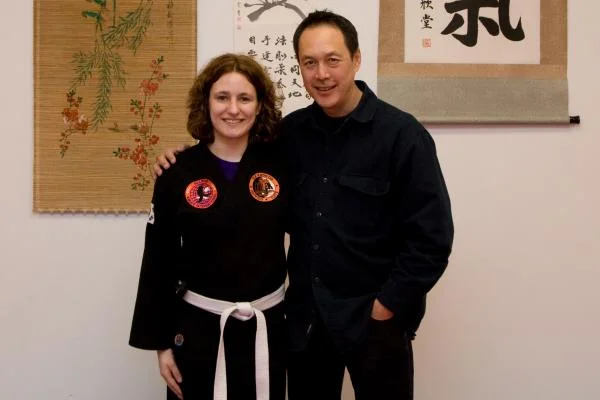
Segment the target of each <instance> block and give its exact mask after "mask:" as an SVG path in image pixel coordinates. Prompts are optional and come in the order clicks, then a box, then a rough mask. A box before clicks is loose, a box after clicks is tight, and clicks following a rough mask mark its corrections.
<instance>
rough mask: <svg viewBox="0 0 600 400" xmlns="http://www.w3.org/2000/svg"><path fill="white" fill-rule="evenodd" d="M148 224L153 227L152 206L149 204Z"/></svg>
mask: <svg viewBox="0 0 600 400" xmlns="http://www.w3.org/2000/svg"><path fill="white" fill-rule="evenodd" d="M148 223H149V224H152V225H154V204H152V203H150V213H149V214H148Z"/></svg>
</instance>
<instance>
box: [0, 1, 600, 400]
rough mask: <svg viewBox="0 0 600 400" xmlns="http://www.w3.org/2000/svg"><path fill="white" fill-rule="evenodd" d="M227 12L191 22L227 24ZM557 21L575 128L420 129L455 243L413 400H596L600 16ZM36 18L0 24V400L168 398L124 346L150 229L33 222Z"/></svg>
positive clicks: (60, 218)
mask: <svg viewBox="0 0 600 400" xmlns="http://www.w3.org/2000/svg"><path fill="white" fill-rule="evenodd" d="M5 3H7V2H5ZM223 3H228V1H223V0H222V1H219V2H215V1H208V0H201V1H199V9H200V10H203V8H204V7H206V5H208V6H210V7H211V8H212V10H214V13H217V14H218V13H226V12H227V11H224V10H227V9H226V8H221V7H222V4H223ZM338 3H340V4H341V5H340V6H339V7H333V6H332V7H331V8H332V9H334V10H336V11H339V12H342V13H344V14H346V15H347V16H349V17H350V19H351V20H353V21H354V22H355V23H356V24H357V26H358V28H359V32H360V33H361V42H362V43H361V45H362V49H363V55H364V56H366V57H368V58H369V59H368V60H367V61H365V64H364V65H363V71H362V74H361V75H362V76H361V77H362V78H363V79H366V80H367V81H368V82H369V83H370V84H371V85H372V86H375V81H376V77H375V73H374V71H375V69H374V67H372V66H374V65H375V64H374V60H375V59H374V55H375V54H376V38H375V37H373V36H372V35H371V36H370V37H368V36H369V35H370V34H368V33H367V34H365V32H376V29H377V28H376V20H377V14H376V7H375V8H373V10H374V11H369V10H368V9H371V8H372V7H365V9H366V11H365V10H362V9H358V7H354V6H352V5H345V4H343V3H354V4H355V5H356V4H361V5H363V6H364V4H365V3H367V2H362V1H361V2H360V3H359V2H356V3H355V2H343V1H341V0H338ZM373 3H376V1H374V2H373ZM217 4H219V5H218V6H217ZM569 4H570V9H569V12H570V15H569V49H570V54H569V81H570V95H571V106H570V108H571V113H572V114H580V115H581V116H582V124H581V126H559V127H556V126H555V127H550V126H547V127H545V126H538V127H523V126H506V127H490V126H480V127H472V126H460V127H457V126H444V127H440V126H436V127H431V132H432V133H433V135H434V137H435V140H436V142H437V145H438V150H439V156H440V159H441V162H442V164H443V168H444V171H445V175H446V179H447V182H448V186H449V188H450V191H451V196H452V200H453V207H454V216H455V223H456V241H455V250H454V253H453V255H452V260H451V264H450V266H449V269H448V271H447V273H446V274H445V275H444V277H443V278H442V280H441V281H440V283H439V284H438V285H437V286H436V287H435V288H434V290H433V292H432V293H431V296H430V302H429V311H428V314H427V316H426V318H425V320H424V322H423V325H422V328H421V330H420V331H419V334H418V336H417V340H416V342H415V353H416V354H415V363H416V396H415V398H416V399H417V400H438V399H444V400H505V399H512V400H530V399H545V400H552V399H556V400H559V399H560V400H564V399H598V398H600V383H598V381H597V379H594V378H597V376H598V361H599V360H600V340H599V339H598V338H599V337H600V311H599V310H598V308H599V307H598V306H599V305H600V291H599V290H597V288H596V286H597V282H599V281H600V268H599V267H600V261H599V260H600V246H598V244H597V243H596V242H597V241H598V239H599V238H600V212H599V211H598V210H597V206H598V204H600V188H599V187H598V186H599V185H598V181H599V179H598V177H597V174H598V172H599V171H600V158H599V157H597V153H598V149H600V136H599V135H598V132H599V131H600V113H599V112H598V111H597V104H598V98H597V94H598V93H600V83H599V82H600V81H599V79H598V77H597V72H596V70H597V64H598V63H599V62H600V55H598V47H599V46H598V44H597V39H598V37H600V25H598V24H597V22H596V17H597V15H600V4H599V3H598V2H591V1H585V6H584V1H583V0H571V1H569ZM223 7H224V6H223ZM5 8H6V7H5ZM355 8H356V9H355ZM207 10H208V9H207ZM32 11H33V9H32V4H31V3H30V2H11V7H10V10H8V8H6V9H5V10H4V12H2V13H1V16H0V43H1V49H2V55H3V61H2V63H1V64H0V71H2V73H1V75H0V76H2V82H4V83H3V84H2V88H1V90H2V95H1V96H0V116H1V119H0V120H1V121H2V133H1V135H2V139H3V143H4V146H5V151H4V152H3V153H4V154H3V161H2V162H1V163H0V181H1V182H3V185H2V191H1V194H0V221H1V223H0V263H1V264H0V274H1V275H0V343H2V346H0V362H2V367H1V372H0V399H7V400H8V399H18V400H38V399H47V400H105V399H115V400H142V399H143V400H150V399H156V400H158V399H162V398H164V396H163V389H162V385H161V382H160V379H159V377H158V374H157V371H156V366H155V357H154V355H153V354H150V353H149V352H143V351H139V350H133V349H130V348H128V347H127V337H128V333H129V323H130V318H131V312H132V307H133V300H134V295H135V289H136V285H137V275H138V271H139V263H140V257H141V252H142V246H143V232H144V223H145V219H144V216H112V215H99V216H94V215H87V216H83V215H37V214H33V213H32V212H31V208H32V200H31V199H32V164H33V121H32V115H33V101H32V98H33V66H32V47H33V45H32V44H33V34H32V32H33V27H32V21H33V13H32ZM210 13H211V14H209V11H207V12H206V13H205V14H203V13H202V12H201V13H200V19H199V21H200V27H199V36H200V37H199V50H200V54H199V61H200V62H201V63H202V62H205V61H206V60H207V59H208V58H209V57H210V56H212V55H213V54H209V53H210V51H215V52H219V51H224V50H229V49H230V47H228V45H227V40H229V39H226V37H227V36H225V37H223V39H222V40H221V41H220V44H219V45H218V46H221V47H219V48H216V47H214V48H213V47H211V46H214V45H215V44H214V43H213V44H211V43H210V41H211V40H213V41H214V42H216V41H215V40H214V38H215V36H214V32H213V30H211V29H212V28H214V27H215V25H216V21H219V24H221V20H215V19H212V20H211V19H210V18H208V16H209V15H213V14H212V13H213V11H210ZM226 18H229V17H226ZM227 20H229V19H227ZM205 26H206V28H205ZM209 27H210V28H209ZM223 29H224V30H225V31H227V29H226V27H225V28H223ZM209 30H210V31H211V32H213V33H212V34H211V36H210V37H209V35H205V36H203V31H209ZM226 35H227V34H226ZM229 43H230V44H231V45H232V43H233V38H232V36H231V37H230V42H229ZM211 49H212V50H211ZM369 65H371V66H369ZM347 398H350V396H348V397H347Z"/></svg>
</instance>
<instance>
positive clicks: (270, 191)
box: [248, 172, 279, 202]
mask: <svg viewBox="0 0 600 400" xmlns="http://www.w3.org/2000/svg"><path fill="white" fill-rule="evenodd" d="M248 188H249V189H250V194H251V195H252V197H254V199H256V200H258V201H262V202H266V201H273V200H275V199H276V198H277V196H278V195H279V182H277V179H275V178H273V177H272V176H271V175H269V174H266V173H264V172H257V173H256V174H254V175H252V177H251V178H250V183H249V184H248Z"/></svg>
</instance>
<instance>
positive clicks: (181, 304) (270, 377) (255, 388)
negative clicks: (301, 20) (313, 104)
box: [129, 54, 288, 400]
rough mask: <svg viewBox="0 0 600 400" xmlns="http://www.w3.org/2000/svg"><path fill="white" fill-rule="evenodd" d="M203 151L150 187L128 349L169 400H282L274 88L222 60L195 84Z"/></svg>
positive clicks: (255, 71)
mask: <svg viewBox="0 0 600 400" xmlns="http://www.w3.org/2000/svg"><path fill="white" fill-rule="evenodd" d="M188 108H189V118H188V123H187V128H188V131H189V132H190V133H191V135H192V136H193V137H194V138H196V139H198V141H199V143H198V144H197V145H195V146H193V147H190V148H188V149H186V150H185V151H184V152H183V153H181V154H179V155H178V158H177V163H176V164H175V165H173V166H172V167H171V168H170V169H169V170H168V171H166V173H164V174H163V175H162V176H161V177H160V178H158V179H157V181H156V184H155V187H154V194H153V197H152V204H151V208H150V215H149V217H148V224H147V227H146V239H145V248H144V256H143V261H142V267H141V272H140V281H139V287H138V294H137V300H136V304H135V310H134V315H133V322H132V328H131V335H130V339H129V344H130V345H131V346H134V347H137V348H141V349H147V350H156V351H157V353H158V361H159V368H160V372H161V375H162V376H163V378H164V379H165V381H166V382H167V386H168V390H167V399H175V398H185V399H186V400H192V399H193V400H200V399H212V398H214V399H229V400H233V399H244V400H246V399H257V400H267V399H271V400H275V399H284V398H285V362H284V361H285V360H284V359H285V351H286V343H287V342H286V340H287V339H286V333H285V326H284V324H285V319H284V314H283V303H282V300H283V294H284V288H283V284H284V280H285V275H286V271H285V251H284V229H285V226H284V225H285V223H284V222H285V221H284V214H285V211H286V207H287V197H288V182H287V179H286V171H285V167H284V165H285V160H284V159H283V157H282V152H281V151H280V150H279V148H278V142H277V140H276V133H277V125H278V122H279V121H280V119H281V112H280V110H279V107H278V106H277V97H276V93H275V88H274V85H273V83H272V81H271V80H270V78H269V77H268V76H267V75H266V73H265V72H264V69H263V67H262V66H261V65H260V64H258V63H256V62H255V61H254V60H253V59H252V58H250V57H247V56H243V55H236V54H224V55H222V56H219V57H216V58H215V59H213V60H211V61H210V62H209V63H208V64H207V65H206V67H205V68H204V69H203V70H202V72H201V73H200V74H199V75H198V77H197V78H196V80H195V82H194V84H193V86H192V88H191V90H190V93H189V99H188Z"/></svg>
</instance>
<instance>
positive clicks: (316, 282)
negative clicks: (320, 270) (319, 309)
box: [313, 276, 321, 285]
mask: <svg viewBox="0 0 600 400" xmlns="http://www.w3.org/2000/svg"><path fill="white" fill-rule="evenodd" d="M313 282H314V283H315V285H320V284H321V278H319V277H318V276H314V277H313Z"/></svg>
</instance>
